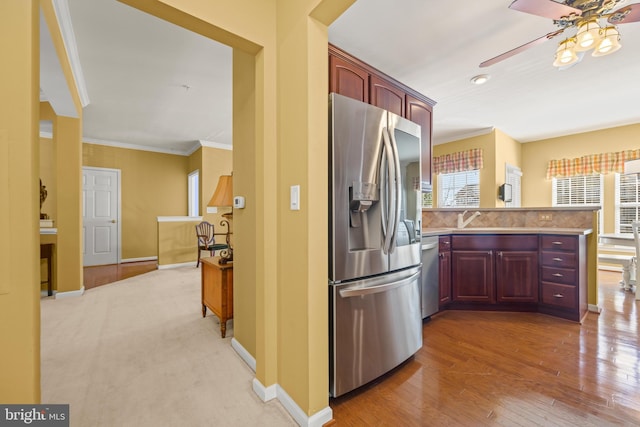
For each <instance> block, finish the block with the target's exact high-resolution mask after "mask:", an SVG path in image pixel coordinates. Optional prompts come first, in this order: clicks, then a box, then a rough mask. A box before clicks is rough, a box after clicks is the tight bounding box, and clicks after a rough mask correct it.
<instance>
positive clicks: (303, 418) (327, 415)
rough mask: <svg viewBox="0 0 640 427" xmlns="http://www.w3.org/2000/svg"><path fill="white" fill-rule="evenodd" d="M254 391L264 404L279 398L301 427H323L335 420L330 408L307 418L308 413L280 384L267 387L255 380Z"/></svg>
mask: <svg viewBox="0 0 640 427" xmlns="http://www.w3.org/2000/svg"><path fill="white" fill-rule="evenodd" d="M253 391H254V392H255V393H256V394H257V395H258V397H259V398H260V399H261V400H262V401H263V402H268V401H270V400H271V399H275V398H277V399H278V401H279V402H280V403H281V404H282V406H284V409H286V410H287V412H288V413H289V415H291V416H292V417H293V419H294V420H295V422H296V423H298V425H299V426H303V427H322V426H323V425H324V424H326V423H328V422H329V421H331V420H332V419H333V411H332V410H331V408H330V407H329V406H327V407H326V408H324V409H322V410H320V411H318V412H316V413H315V414H313V415H312V416H310V417H309V416H307V413H306V412H305V411H303V410H302V409H301V408H300V407H299V406H298V404H297V403H296V402H295V401H294V400H293V399H292V398H291V396H289V394H288V393H287V392H286V391H285V390H284V389H283V388H282V387H280V385H278V384H273V385H270V386H269V387H265V386H264V385H262V383H261V382H260V381H259V380H258V379H257V378H254V379H253Z"/></svg>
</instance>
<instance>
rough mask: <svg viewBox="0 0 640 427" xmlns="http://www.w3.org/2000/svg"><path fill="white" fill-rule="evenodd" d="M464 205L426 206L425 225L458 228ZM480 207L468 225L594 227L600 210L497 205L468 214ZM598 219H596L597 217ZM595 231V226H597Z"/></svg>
mask: <svg viewBox="0 0 640 427" xmlns="http://www.w3.org/2000/svg"><path fill="white" fill-rule="evenodd" d="M464 210H465V209H425V210H423V211H422V228H423V229H424V228H455V227H456V226H457V223H458V214H460V213H462V212H464ZM476 211H479V212H480V213H481V215H480V216H479V217H477V218H476V219H474V220H473V222H472V223H471V224H469V225H468V226H467V227H466V228H475V227H532V228H545V227H550V228H592V227H593V224H594V217H595V216H596V215H597V211H596V210H593V209H575V208H573V209H562V208H538V209H536V208H518V209H512V208H496V209H468V212H467V214H466V215H465V218H468V217H469V216H470V215H471V214H473V213H474V212H476ZM595 222H596V223H597V221H595ZM594 231H595V230H594Z"/></svg>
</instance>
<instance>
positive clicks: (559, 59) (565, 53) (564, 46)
mask: <svg viewBox="0 0 640 427" xmlns="http://www.w3.org/2000/svg"><path fill="white" fill-rule="evenodd" d="M575 46H576V41H575V38H573V37H571V38H568V39H565V40H563V41H561V42H560V44H559V45H558V49H556V56H555V60H554V61H553V66H554V67H566V66H567V65H571V64H573V63H574V62H576V61H577V60H578V55H577V54H576V51H575Z"/></svg>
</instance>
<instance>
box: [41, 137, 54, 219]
mask: <svg viewBox="0 0 640 427" xmlns="http://www.w3.org/2000/svg"><path fill="white" fill-rule="evenodd" d="M54 159H55V147H54V146H53V140H52V139H50V138H40V179H42V184H43V185H44V186H45V187H46V189H47V198H46V200H45V201H44V203H43V204H42V211H41V212H42V213H45V214H47V215H49V218H50V219H53V220H54V221H55V219H56V217H57V212H58V210H57V207H58V198H57V195H56V194H57V181H56V175H57V165H56V162H55V161H54ZM54 227H55V224H54Z"/></svg>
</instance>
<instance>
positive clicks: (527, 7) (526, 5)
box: [509, 0, 582, 20]
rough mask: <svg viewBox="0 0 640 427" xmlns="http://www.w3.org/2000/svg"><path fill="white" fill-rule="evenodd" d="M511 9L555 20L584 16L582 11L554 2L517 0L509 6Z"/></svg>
mask: <svg viewBox="0 0 640 427" xmlns="http://www.w3.org/2000/svg"><path fill="white" fill-rule="evenodd" d="M509 9H513V10H517V11H520V12H525V13H530V14H532V15H537V16H542V17H544V18H549V19H554V20H555V19H560V18H562V17H563V16H569V15H570V14H572V13H573V14H574V15H576V16H580V15H582V11H581V10H580V9H576V8H575V7H571V6H567V5H566V4H562V3H558V2H555V1H553V0H515V1H514V2H513V3H511V4H510V5H509Z"/></svg>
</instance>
